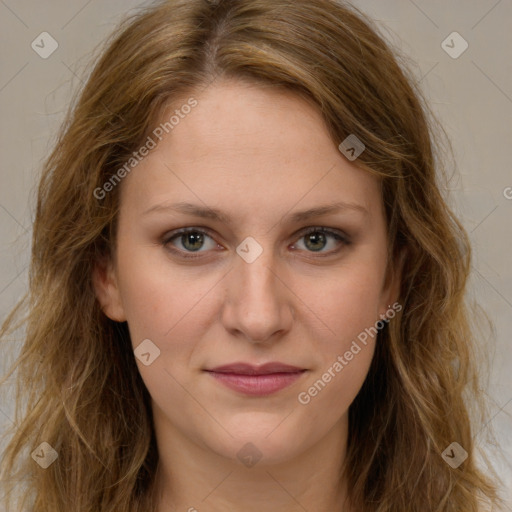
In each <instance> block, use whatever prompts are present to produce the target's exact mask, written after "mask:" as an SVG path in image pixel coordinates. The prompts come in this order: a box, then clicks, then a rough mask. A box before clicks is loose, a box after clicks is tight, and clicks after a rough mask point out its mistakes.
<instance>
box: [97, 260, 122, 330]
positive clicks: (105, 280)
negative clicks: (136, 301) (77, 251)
mask: <svg viewBox="0 0 512 512" xmlns="http://www.w3.org/2000/svg"><path fill="white" fill-rule="evenodd" d="M92 281H93V286H94V291H95V293H96V297H97V299H98V302H99V303H100V305H101V310H102V311H103V313H105V315H106V316H108V318H110V319H111V320H114V321H116V322H125V321H126V316H125V314H124V308H123V304H122V301H121V294H120V292H119V286H118V281H117V275H116V272H115V269H114V266H113V264H112V260H111V258H110V257H107V256H105V257H103V258H101V259H99V260H97V261H96V263H95V265H94V269H93V273H92Z"/></svg>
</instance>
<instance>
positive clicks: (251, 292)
mask: <svg viewBox="0 0 512 512" xmlns="http://www.w3.org/2000/svg"><path fill="white" fill-rule="evenodd" d="M279 268H281V267H279V266H278V265H276V261H275V259H274V257H273V254H272V251H271V250H270V249H264V250H263V252H262V254H261V255H260V256H259V257H258V258H257V259H256V260H255V261H253V262H252V263H248V262H247V261H245V260H244V259H243V258H241V257H239V256H238V255H237V256H236V258H235V261H234V268H232V270H231V272H229V273H228V275H227V276H226V282H225V285H224V286H225V287H226V291H225V297H224V299H225V300H224V302H223V309H222V314H221V320H222V323H223V325H224V327H225V328H226V329H227V330H228V331H229V332H230V334H231V335H234V336H238V337H245V338H246V340H248V341H250V342H252V343H271V342H272V341H275V340H277V339H279V338H281V337H282V336H283V335H284V334H285V333H286V332H288V331H289V330H290V329H291V326H292V324H293V320H294V309H293V308H294V306H293V297H294V295H293V293H292V291H291V290H290V288H292V285H291V284H290V283H288V282H287V281H289V280H290V279H289V277H288V278H287V276H285V275H284V273H283V271H282V270H281V271H280V270H279Z"/></svg>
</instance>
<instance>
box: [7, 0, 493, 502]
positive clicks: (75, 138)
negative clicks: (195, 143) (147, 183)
mask: <svg viewBox="0 0 512 512" xmlns="http://www.w3.org/2000/svg"><path fill="white" fill-rule="evenodd" d="M219 77H223V78H224V77H225V78H236V79H239V80H248V81H250V82H253V83H258V84H262V85H266V86H269V85H270V86H275V87H278V88H282V89H285V90H288V91H289V92H290V94H299V95H301V96H302V97H304V98H307V99H308V100H309V101H312V102H313V103H314V104H315V105H316V106H317V108H318V109H319V111H321V113H322V115H323V118H324V119H325V122H326V124H327V126H328V129H329V132H330V134H331V136H332V140H333V143H335V144H336V145H339V144H340V143H341V142H342V141H343V140H344V139H345V138H346V137H347V136H348V135H350V134H356V136H357V137H358V138H359V139H360V140H362V141H363V142H364V144H365V146H366V149H365V151H364V152H363V153H362V154H361V155H360V156H359V158H358V159H357V161H355V164H356V165H358V166H360V167H361V168H363V169H365V170H367V171H368V172H371V173H373V174H375V175H378V176H379V177H380V178H381V180H382V197H383V201H384V205H385V211H386V216H387V222H388V232H389V243H388V245H389V253H390V261H391V262H396V261H397V258H398V256H399V254H402V251H403V254H405V255H406V257H405V261H404V267H403V278H402V285H401V292H400V304H401V305H402V306H403V308H402V310H401V311H400V313H399V314H397V316H396V317H395V318H394V319H393V321H391V322H390V324H389V325H387V326H386V327H385V328H384V329H382V330H381V331H380V332H379V339H378V343H377V349H376V353H375V356H374V359H373V361H372V365H371V368H370V371H369V374H368V376H367V379H366V381H365V383H364V385H363V387H362V389H361V390H360V393H359V394H358V396H357V397H356V399H355V400H354V402H353V403H352V405H351V407H350V410H349V443H348V452H347V463H346V466H347V473H346V478H347V479H348V489H349V492H350V498H351V501H352V503H353V506H354V508H355V509H356V510H360V511H365V512H392V511H408V512H414V511H421V512H424V511H426V510H428V511H436V512H460V511H462V510H463V511H464V512H476V511H477V510H479V499H480V498H481V499H482V500H485V501H486V502H488V503H489V504H494V505H496V504H499V503H500V500H499V497H498V492H497V484H496V483H495V480H493V479H491V478H490V477H489V476H488V475H486V474H484V473H483V472H482V470H481V469H479V468H478V464H477V458H476V448H477V446H476V442H475V440H474V436H475V434H476V433H477V432H478V430H477V429H479V428H481V427H482V426H483V425H484V424H485V423H484V422H485V421H486V417H487V416H486V414H487V409H486V405H485V401H484V395H483V394H482V391H481V389H480V384H479V380H480V376H479V372H478V371H477V367H476V357H477V344H476V341H477V340H478V335H477V333H478V331H477V330H476V328H475V326H476V323H475V326H474V325H473V323H474V322H473V320H474V318H475V317H474V315H473V313H472V311H470V309H469V306H468V305H467V304H466V299H465V290H466V281H467V279H468V275H469V272H470V265H471V248H470V243H469V240H468V237H467V234H466V232H465V231H464V229H463V227H462V225H461V224H460V223H459V221H458V220H457V219H456V217H455V216H454V214H453V213H452V211H451V209H450V207H449V205H448V204H447V199H446V198H445V197H444V194H443V193H442V190H443V187H444V184H445V181H443V180H444V179H445V178H446V170H445V168H444V165H443V159H444V155H443V153H442V152H441V148H443V147H446V146H445V145H443V144H441V137H440V136H439V134H438V132H439V133H441V132H442V131H443V130H442V128H441V127H440V126H439V125H438V123H437V122H436V121H435V116H433V115H432V113H431V112H430V110H429V108H428V106H427V104H426V101H425V100H424V99H423V96H422V92H421V90H420V88H419V86H418V84H417V83H416V81H415V80H414V78H413V77H412V74H411V73H410V71H408V70H407V66H406V59H405V58H404V56H403V55H400V53H399V52H398V51H397V50H396V49H395V50H394V51H392V50H391V47H390V45H389V44H388V43H385V41H384V37H383V36H382V35H379V30H378V28H377V27H376V26H375V25H374V23H373V22H372V21H371V20H370V19H368V18H367V17H366V16H365V15H364V14H363V13H361V12H360V11H359V10H358V9H356V8H355V7H352V6H350V5H345V4H342V3H340V2H337V1H335V0H293V1H290V0H288V1H287V0H221V1H218V2H214V1H206V0H168V1H165V2H159V3H156V4H153V5H151V6H149V7H147V8H144V9H142V10H141V11H140V12H138V13H137V14H135V15H132V16H131V17H129V18H127V19H126V20H125V21H124V22H123V23H122V24H121V26H120V27H119V28H118V30H117V31H116V32H115V33H114V34H113V35H112V37H111V38H110V40H109V41H108V42H107V45H106V47H105V49H104V50H103V51H102V53H101V55H100V57H99V59H98V61H97V63H96V65H95V67H94V69H93V71H92V73H91V74H90V76H89V78H88V80H87V83H86V84H85V86H84V87H83V90H82V91H81V92H80V95H79V96H78V98H77V100H76V101H75V103H74V104H73V105H71V107H70V110H69V112H68V115H67V117H66V120H65V123H64V124H63V126H62V129H61V132H60V134H59V137H58V140H57V143H56V145H55V149H54V150H53V152H52V153H51V155H50V156H49V158H48V159H47V161H46V163H45V165H44V168H43V173H42V176H41V179H40V183H39V189H38V198H37V210H36V215H35V221H34V226H33V240H32V259H31V266H30V274H29V279H30V282H29V292H28V295H27V297H26V299H25V300H24V301H22V302H21V303H20V304H19V305H18V307H17V308H16V309H15V310H14V311H13V312H12V314H11V315H10V316H9V317H8V318H7V320H6V321H5V323H4V325H3V328H2V332H1V334H2V338H3V339H5V337H6V334H7V332H11V331H12V330H13V329H14V328H15V327H17V326H19V325H23V326H25V332H24V344H23V346H22V349H21V353H20V355H19V358H18V359H17V361H16V364H15V365H14V366H13V367H12V368H11V370H10V372H9V373H8V375H7V377H9V376H10V375H11V373H12V372H13V371H14V370H15V369H17V370H18V375H17V379H18V380H17V388H16V389H17V404H18V407H17V414H16V420H15V421H16V428H14V429H13V431H12V432H10V433H9V435H11V434H12V436H11V438H10V440H9V444H8V446H7V449H6V450H5V453H4V456H3V460H2V480H3V485H4V486H5V489H6V498H9V497H10V498H14V495H15V494H16V491H17V490H18V489H22V491H20V492H19V494H20V497H19V498H20V499H19V500H18V499H14V502H15V508H14V509H13V508H9V506H10V504H11V501H13V500H9V499H6V508H5V510H8V511H11V510H15V511H17V512H18V511H21V510H31V511H34V512H68V511H69V510H73V511H74V512H107V511H112V510H116V511H119V512H121V511H123V512H124V511H126V512H134V511H143V510H144V511H152V510H154V507H155V504H154V502H153V501H152V496H153V495H152V492H151V489H152V484H153V483H154V475H155V470H156V467H157V464H158V453H157V450H156V443H155V435H154V430H153V425H152V420H151V408H150V397H149V394H148V392H147V390H146V388H145V386H144V384H143V382H142V379H141V377H140V375H139V373H138V370H137V366H136V364H135V361H134V355H133V351H132V348H131V344H130V340H129V334H128V330H127V326H126V323H116V322H113V321H111V320H109V319H108V318H107V317H106V316H105V315H104V314H103V313H102V311H101V309H100V306H99V303H98V301H97V299H96V297H95V294H94V290H93V286H92V280H91V276H92V270H93V266H94V264H95V262H96V261H98V260H99V259H100V258H105V257H108V256H109V255H111V254H112V251H113V250H114V249H115V234H116V217H117V213H118V207H119V204H118V198H119V190H120V187H121V186H122V183H120V184H119V185H117V186H113V187H112V190H109V192H108V193H106V194H101V195H102V197H101V198H98V195H99V194H98V189H102V190H105V189H104V188H103V187H104V185H105V183H107V182H109V180H110V183H115V180H116V179H117V178H116V176H115V175H116V173H118V171H119V169H120V168H121V167H122V166H123V165H124V164H126V162H127V161H128V160H129V159H130V158H131V157H132V155H133V152H134V151H136V150H137V149H138V148H140V147H141V145H142V144H143V142H144V141H145V140H147V139H146V138H147V136H148V134H151V133H152V129H153V128H154V126H153V123H154V122H155V120H156V119H157V118H158V116H159V114H160V113H161V112H162V109H163V108H164V107H165V106H168V105H169V104H171V103H175V104H178V100H179V99H180V98H184V97H189V96H191V95H194V96H197V97H199V96H200V90H201V89H203V88H204V87H207V86H208V85H209V84H210V86H211V84H212V82H213V81H214V80H216V79H217V78H219ZM436 127H437V130H436V129H434V128H436ZM444 136H445V134H443V135H442V137H444ZM436 137H437V138H436ZM117 177H119V174H117ZM95 191H96V192H95ZM388 270H389V271H390V272H391V270H392V268H390V269H388ZM23 307H25V308H26V316H25V318H24V319H23V320H22V321H21V323H20V324H18V325H17V326H15V319H16V317H17V316H18V315H19V313H20V312H21V310H22V308H23ZM478 341H480V340H478ZM481 358H482V355H479V361H480V362H481V361H482V359H481ZM7 377H6V378H7ZM22 405H23V407H22ZM42 442H45V443H48V444H49V445H50V446H51V447H52V448H53V449H54V450H55V452H56V453H57V454H58V458H57V460H56V461H54V462H53V463H52V464H51V465H49V467H47V468H46V469H42V467H40V466H39V465H38V464H36V463H35V462H34V460H32V459H33V457H31V456H30V454H31V453H33V452H34V450H37V449H39V450H41V449H42V448H40V445H41V443H42ZM452 442H457V443H458V444H459V445H460V446H461V447H462V448H463V449H464V450H465V451H466V452H467V453H468V458H467V459H466V460H465V461H464V462H463V463H462V464H461V465H460V466H458V467H457V468H452V467H451V466H450V465H449V464H447V462H446V461H445V459H444V458H443V457H442V453H443V451H444V450H445V449H446V448H447V447H449V445H451V443H452ZM44 446H46V445H44ZM46 449H48V447H46ZM36 455H37V454H36Z"/></svg>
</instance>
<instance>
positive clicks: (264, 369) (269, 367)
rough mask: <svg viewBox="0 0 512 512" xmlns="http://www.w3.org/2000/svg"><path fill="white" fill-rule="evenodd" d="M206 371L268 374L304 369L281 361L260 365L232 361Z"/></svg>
mask: <svg viewBox="0 0 512 512" xmlns="http://www.w3.org/2000/svg"><path fill="white" fill-rule="evenodd" d="M207 371H212V372H215V373H233V374H236V375H269V374H272V373H297V372H302V371H305V370H304V369H303V368H299V367H297V366H291V365H289V364H283V363H266V364H262V365H260V366H253V365H251V364H247V363H233V364H227V365H224V366H217V367H216V368H213V369H211V370H207Z"/></svg>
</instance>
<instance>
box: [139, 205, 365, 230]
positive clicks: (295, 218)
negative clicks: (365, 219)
mask: <svg viewBox="0 0 512 512" xmlns="http://www.w3.org/2000/svg"><path fill="white" fill-rule="evenodd" d="M169 211H171V212H178V213H184V214H188V215H194V216H196V217H202V218H205V219H212V220H216V221H220V222H222V223H224V224H226V225H231V224H232V219H231V218H230V217H229V216H228V215H226V214H225V213H223V212H222V211H220V210H217V209H216V208H210V207H204V206H200V205H197V204H192V203H186V202H180V203H174V204H169V203H161V204H156V205H154V206H152V207H150V208H149V209H147V210H146V211H145V212H144V213H143V215H147V214H149V213H153V212H169ZM344 211H346V212H357V213H360V214H363V215H364V216H368V215H369V212H368V210H367V209H366V208H365V207H364V206H363V205H361V204H357V203H350V202H345V201H339V202H336V203H331V204H326V205H322V206H317V207H315V208H310V209H308V210H303V211H299V212H294V213H292V214H288V215H286V216H285V217H284V219H285V220H289V221H291V222H295V223H298V222H302V221H304V220H308V219H311V218H314V217H320V216H322V215H329V214H334V213H338V212H344Z"/></svg>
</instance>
